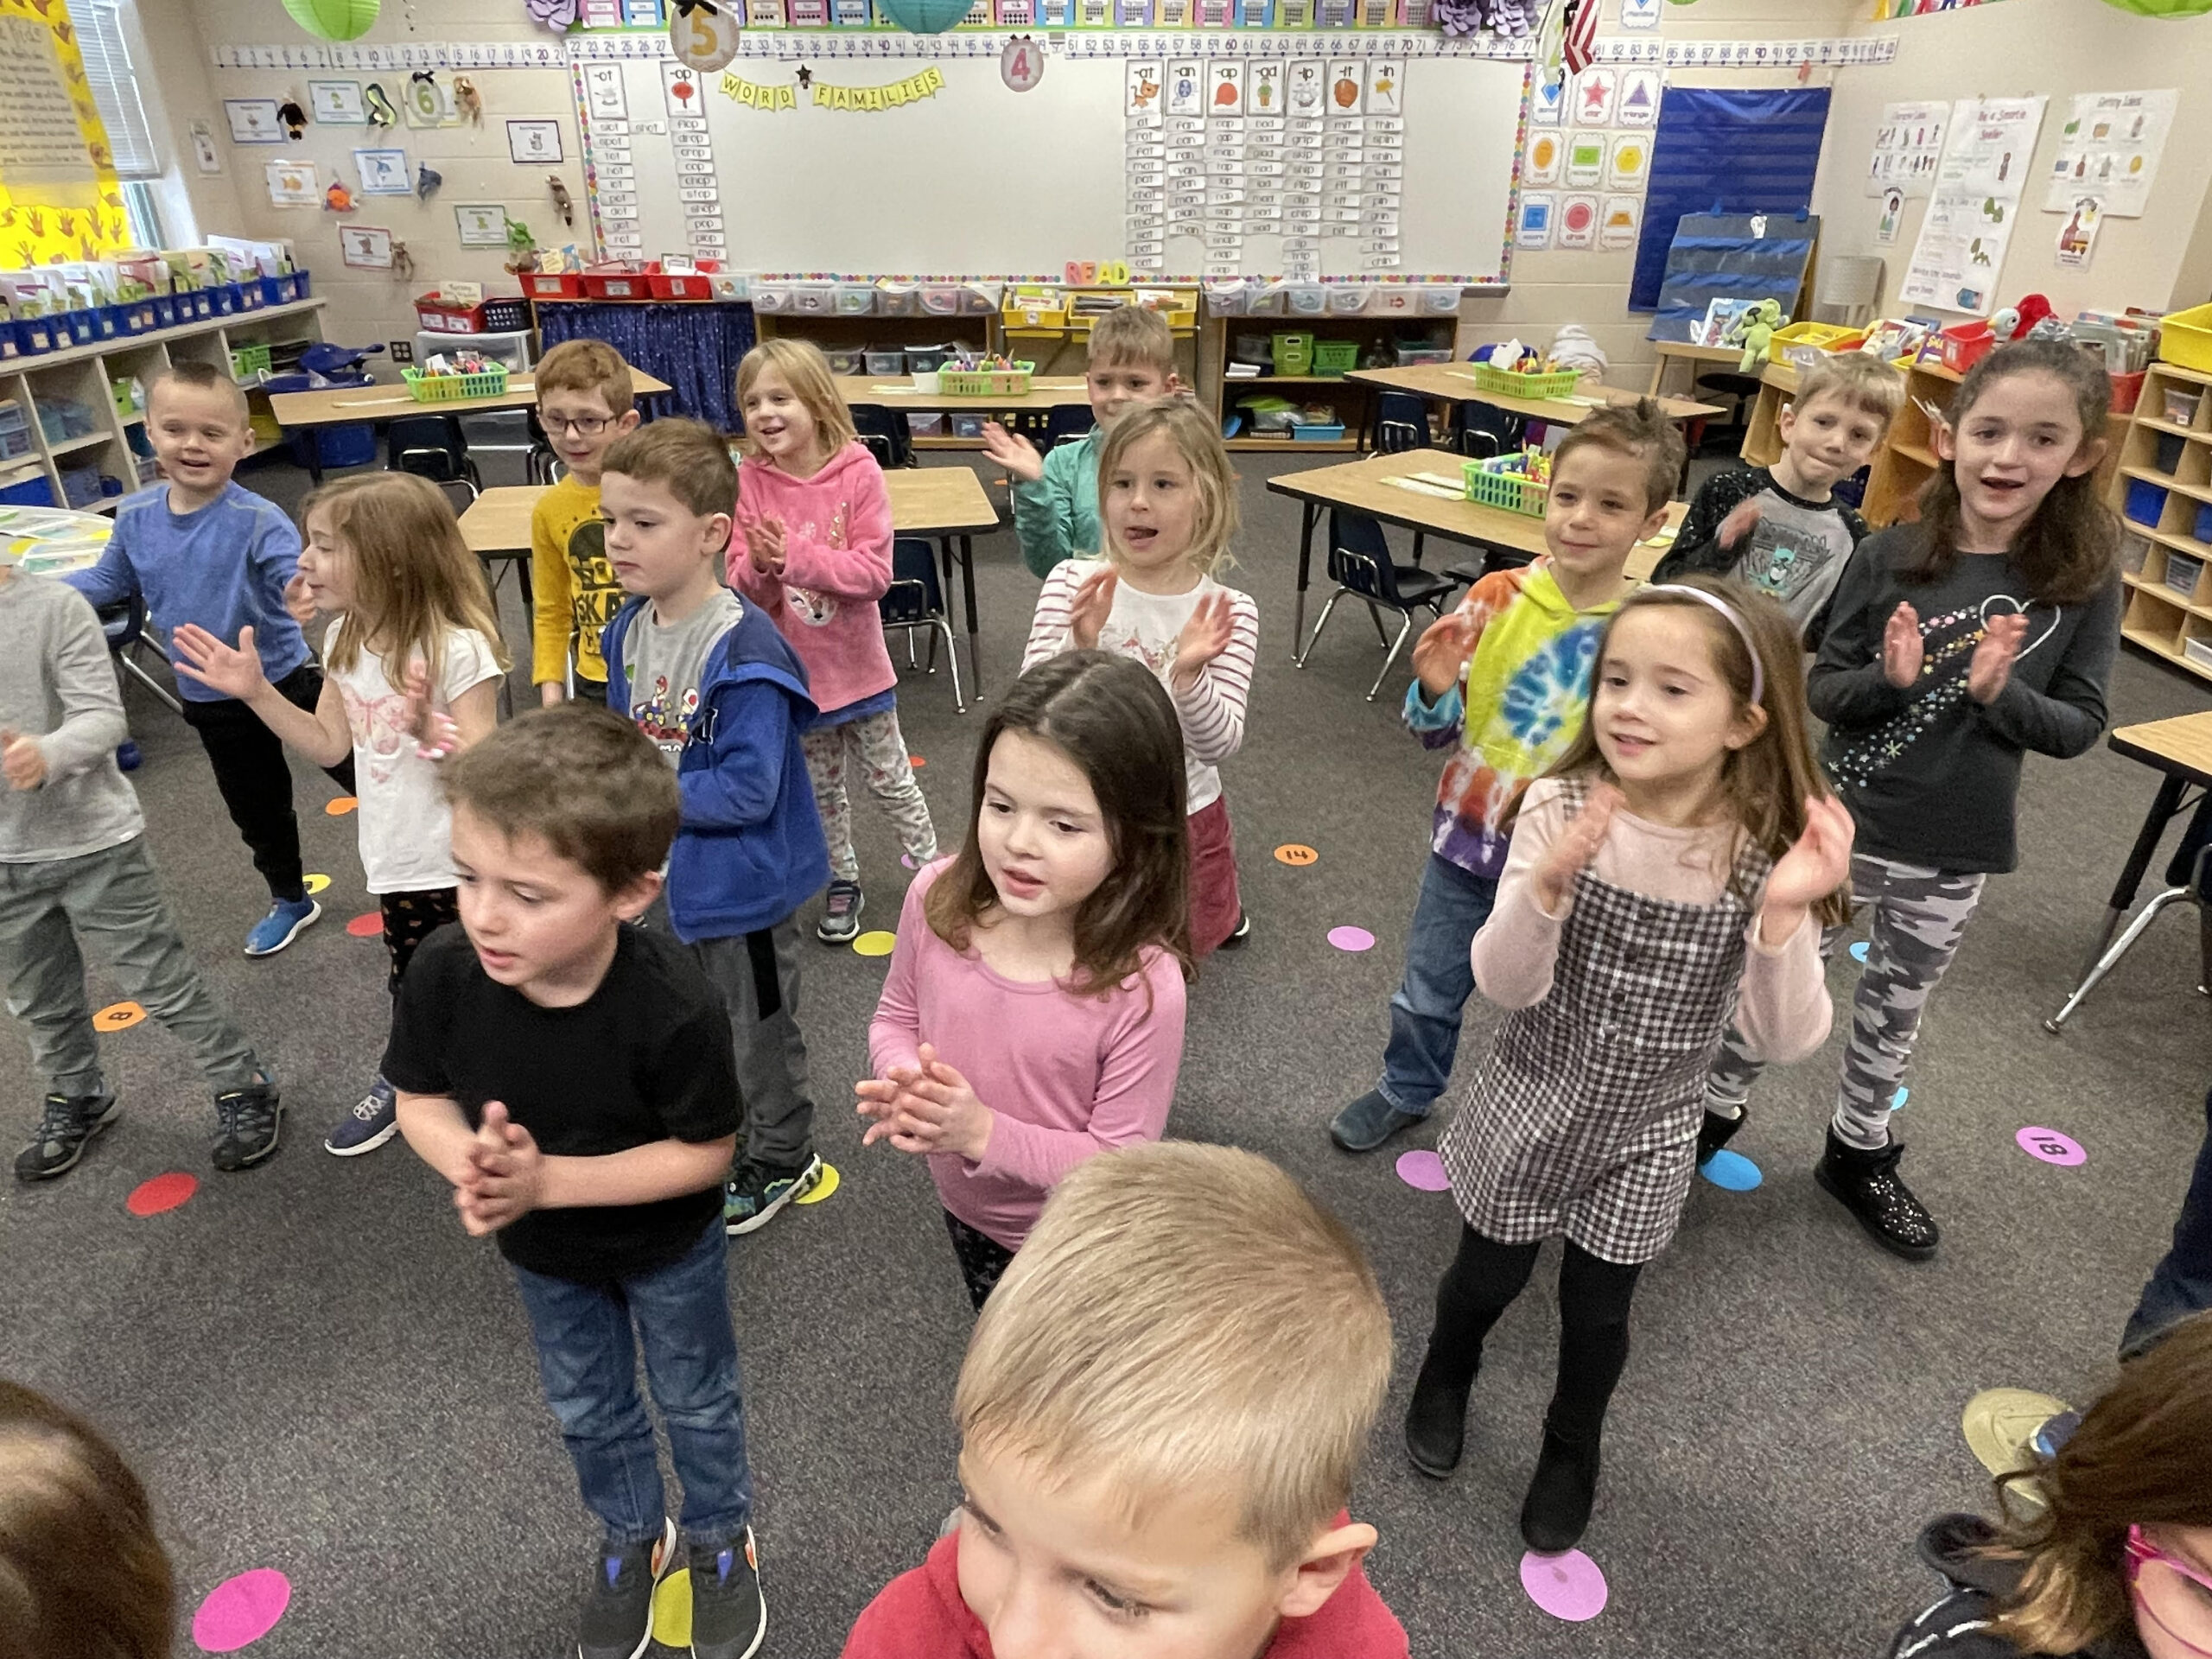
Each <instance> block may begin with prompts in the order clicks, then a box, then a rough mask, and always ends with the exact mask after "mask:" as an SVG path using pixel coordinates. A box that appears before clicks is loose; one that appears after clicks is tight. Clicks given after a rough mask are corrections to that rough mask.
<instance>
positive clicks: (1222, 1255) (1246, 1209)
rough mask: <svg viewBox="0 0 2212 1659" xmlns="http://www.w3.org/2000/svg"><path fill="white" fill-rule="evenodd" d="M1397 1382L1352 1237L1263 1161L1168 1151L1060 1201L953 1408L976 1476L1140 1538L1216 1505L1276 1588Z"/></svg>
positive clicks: (1144, 1155) (1385, 1316)
mask: <svg viewBox="0 0 2212 1659" xmlns="http://www.w3.org/2000/svg"><path fill="white" fill-rule="evenodd" d="M1389 1374H1390V1318H1389V1313H1388V1312H1387V1311H1386V1310H1385V1309H1384V1307H1383V1299H1382V1296H1381V1294H1380V1293H1378V1292H1377V1290H1376V1285H1375V1277H1374V1274H1372V1273H1370V1271H1369V1269H1368V1266H1367V1262H1366V1259H1365V1258H1364V1256H1363V1255H1362V1254H1361V1252H1360V1249H1359V1246H1358V1244H1357V1242H1355V1241H1354V1239H1353V1238H1352V1236H1351V1234H1350V1233H1349V1232H1348V1231H1346V1230H1345V1229H1344V1226H1343V1225H1342V1224H1340V1223H1339V1222H1338V1221H1337V1220H1336V1219H1335V1217H1332V1216H1331V1215H1329V1214H1328V1213H1327V1212H1326V1211H1323V1210H1322V1209H1320V1208H1319V1206H1318V1205H1315V1204H1314V1203H1313V1200H1312V1199H1311V1198H1307V1197H1306V1194H1305V1193H1304V1192H1302V1191H1300V1188H1299V1186H1298V1185H1297V1183H1296V1182H1294V1181H1293V1180H1292V1179H1290V1177H1289V1176H1287V1175H1286V1174H1284V1173H1282V1171H1281V1170H1279V1169H1277V1168H1276V1167H1275V1166H1274V1165H1273V1164H1270V1163H1268V1161H1267V1160H1265V1159H1263V1158H1261V1157H1258V1156H1256V1155H1255V1154H1251V1153H1248V1152H1240V1151H1236V1150H1234V1149H1232V1148H1230V1147H1205V1146H1197V1145H1192V1144H1187V1143H1179V1142H1172V1141H1171V1142H1166V1143H1161V1144H1157V1145H1152V1146H1142V1147H1129V1148H1127V1149H1125V1150H1122V1151H1119V1152H1114V1153H1109V1154H1105V1155H1103V1156H1101V1157H1097V1158H1094V1159H1091V1160H1088V1161H1086V1162H1085V1163H1084V1164H1082V1165H1081V1166H1078V1167H1077V1169H1076V1170H1075V1171H1074V1173H1071V1175H1069V1176H1068V1178H1067V1179H1065V1181H1063V1182H1062V1183H1061V1184H1060V1185H1059V1187H1058V1190H1057V1191H1056V1192H1054V1194H1053V1196H1052V1201H1051V1202H1050V1203H1049V1204H1048V1205H1046V1209H1045V1213H1044V1217H1043V1218H1042V1219H1041V1220H1040V1221H1039V1223H1038V1224H1037V1227H1036V1229H1035V1230H1034V1231H1033V1232H1032V1233H1031V1234H1030V1235H1029V1237H1028V1240H1027V1243H1025V1244H1024V1245H1023V1246H1022V1249H1021V1251H1020V1254H1019V1255H1016V1256H1015V1257H1014V1263H1013V1265H1012V1266H1011V1267H1010V1268H1008V1269H1007V1274H1006V1277H1005V1278H1004V1279H1002V1280H1001V1281H1000V1282H999V1286H998V1288H997V1289H996V1290H995V1291H994V1292H993V1293H992V1294H991V1299H990V1300H989V1301H988V1303H986V1304H985V1306H984V1308H983V1313H982V1318H981V1319H979V1320H978V1321H977V1322H976V1334H975V1338H974V1339H973V1340H972V1341H971V1342H970V1343H969V1346H968V1357H967V1362H966V1363H965V1364H964V1365H963V1367H962V1368H961V1372H960V1384H959V1389H958V1391H957V1395H956V1396H955V1399H954V1402H953V1412H954V1415H955V1416H956V1417H957V1420H958V1421H959V1424H960V1431H961V1435H962V1440H963V1458H964V1459H966V1458H982V1459H989V1460H991V1461H992V1462H993V1463H994V1464H995V1465H998V1466H1000V1467H1014V1468H1018V1469H1020V1470H1022V1471H1027V1472H1028V1473H1029V1474H1031V1475H1033V1477H1034V1480H1035V1482H1036V1483H1037V1484H1039V1485H1040V1486H1041V1487H1043V1488H1046V1489H1050V1490H1054V1491H1066V1490H1068V1489H1071V1488H1077V1487H1083V1488H1094V1489H1096V1490H1098V1491H1100V1492H1101V1493H1102V1495H1103V1497H1104V1498H1105V1500H1106V1503H1107V1506H1108V1508H1109V1510H1112V1511H1115V1512H1117V1513H1118V1516H1119V1517H1120V1519H1121V1520H1122V1522H1124V1523H1125V1524H1126V1525H1128V1527H1130V1528H1132V1529H1136V1530H1138V1531H1140V1532H1141V1530H1142V1529H1143V1528H1144V1527H1145V1524H1146V1521H1147V1516H1152V1515H1154V1514H1156V1513H1158V1512H1160V1511H1162V1510H1166V1509H1169V1508H1172V1507H1174V1506H1177V1505H1183V1506H1189V1505H1192V1504H1195V1503H1205V1504H1217V1505H1219V1506H1220V1509H1221V1512H1222V1514H1223V1517H1224V1528H1223V1531H1224V1535H1225V1538H1224V1541H1226V1538H1227V1537H1233V1538H1234V1539H1235V1540H1236V1541H1241V1542H1243V1543H1244V1544H1246V1545H1249V1546H1251V1547H1254V1548H1256V1550H1257V1551H1258V1552H1259V1553H1260V1554H1261V1555H1262V1557H1263V1558H1264V1560H1265V1561H1266V1562H1267V1564H1268V1567H1269V1568H1270V1569H1272V1570H1274V1571H1278V1572H1280V1571H1281V1570H1284V1569H1286V1568H1287V1567H1289V1566H1290V1565H1291V1564H1293V1563H1295V1562H1297V1561H1299V1560H1300V1558H1301V1557H1303V1556H1305V1555H1306V1554H1307V1553H1308V1552H1310V1551H1312V1550H1313V1548H1315V1544H1316V1541H1317V1539H1320V1538H1322V1537H1323V1536H1324V1535H1326V1534H1328V1533H1329V1532H1330V1529H1331V1528H1332V1523H1333V1522H1334V1521H1335V1519H1336V1517H1337V1516H1338V1514H1339V1513H1340V1512H1341V1511H1342V1510H1344V1506H1345V1504H1346V1503H1347V1501H1348V1499H1349V1498H1350V1497H1351V1483H1352V1476H1353V1473H1354V1471H1356V1470H1357V1467H1358V1464H1359V1459H1360V1453H1361V1452H1362V1450H1363V1448H1364V1446H1366V1444H1367V1438H1368V1432H1369V1430H1370V1428H1372V1427H1373V1426H1374V1422H1375V1415H1376V1412H1377V1410H1379V1409H1380V1408H1381V1406H1382V1403H1383V1390H1384V1389H1385V1388H1386V1386H1387V1385H1388V1383H1389ZM1369 1536H1370V1538H1371V1535H1369ZM1354 1559H1355V1560H1356V1556H1355V1557H1354Z"/></svg>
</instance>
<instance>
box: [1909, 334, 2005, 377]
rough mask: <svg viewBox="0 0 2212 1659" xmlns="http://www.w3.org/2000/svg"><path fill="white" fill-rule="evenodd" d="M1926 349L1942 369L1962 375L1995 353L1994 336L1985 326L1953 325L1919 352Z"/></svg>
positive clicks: (1995, 343) (1995, 337) (1995, 340)
mask: <svg viewBox="0 0 2212 1659" xmlns="http://www.w3.org/2000/svg"><path fill="white" fill-rule="evenodd" d="M1929 348H1933V350H1934V353H1935V355H1936V361H1937V362H1939V363H1941V364H1942V365H1943V366H1944V367H1945V368H1947V369H1948V370H1950V372H1952V373H1954V374H1964V373H1965V372H1967V370H1968V369H1970V368H1972V367H1974V365H1975V364H1977V363H1979V362H1980V361H1981V359H1983V358H1985V357H1986V356H1988V355H1989V354H1990V353H1992V352H1993V351H1994V350H1996V349H1997V335H1996V333H1995V331H1994V330H1993V329H1992V328H1991V327H1990V326H1989V325H1988V324H1987V323H1986V322H1955V323H1953V324H1952V325H1951V326H1950V327H1948V328H1946V329H1944V330H1943V331H1942V333H1941V334H1936V335H1935V336H1933V337H1932V338H1931V339H1930V340H1929V344H1928V346H1926V347H1923V352H1924V351H1926V350H1928V349H1929Z"/></svg>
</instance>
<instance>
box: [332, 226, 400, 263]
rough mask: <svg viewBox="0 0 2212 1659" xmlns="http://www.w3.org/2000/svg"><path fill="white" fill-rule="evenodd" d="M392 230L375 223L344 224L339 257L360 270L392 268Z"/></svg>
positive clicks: (339, 244) (339, 232)
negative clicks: (384, 228)
mask: <svg viewBox="0 0 2212 1659" xmlns="http://www.w3.org/2000/svg"><path fill="white" fill-rule="evenodd" d="M338 257H339V258H340V259H341V260H342V261H344V262H345V263H346V264H349V265H352V266H353V267H354V269H356V270H391V232H390V231H387V230H383V229H380V228H379V227H378V226H374V225H342V226H339V230H338Z"/></svg>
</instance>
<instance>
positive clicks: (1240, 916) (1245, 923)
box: [1221, 910, 1252, 950]
mask: <svg viewBox="0 0 2212 1659" xmlns="http://www.w3.org/2000/svg"><path fill="white" fill-rule="evenodd" d="M1251 937H1252V918H1251V916H1250V914H1249V912H1245V911H1241V910H1240V911H1238V912H1236V926H1235V927H1232V928H1231V929H1230V930H1229V937H1228V938H1225V939H1224V940H1223V941H1222V942H1221V948H1222V949H1223V950H1236V949H1238V948H1239V947H1241V946H1242V945H1243V943H1244V941H1245V940H1247V939H1249V938H1251Z"/></svg>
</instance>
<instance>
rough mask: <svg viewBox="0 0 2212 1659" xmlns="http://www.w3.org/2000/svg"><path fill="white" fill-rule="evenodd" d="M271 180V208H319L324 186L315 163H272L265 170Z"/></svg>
mask: <svg viewBox="0 0 2212 1659" xmlns="http://www.w3.org/2000/svg"><path fill="white" fill-rule="evenodd" d="M264 172H265V173H266V174H267V175H268V179H269V205H270V207H321V205H322V185H321V181H320V180H319V178H318V176H317V175H316V173H315V163H314V162H270V163H269V165H268V166H267V167H266V168H264Z"/></svg>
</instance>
